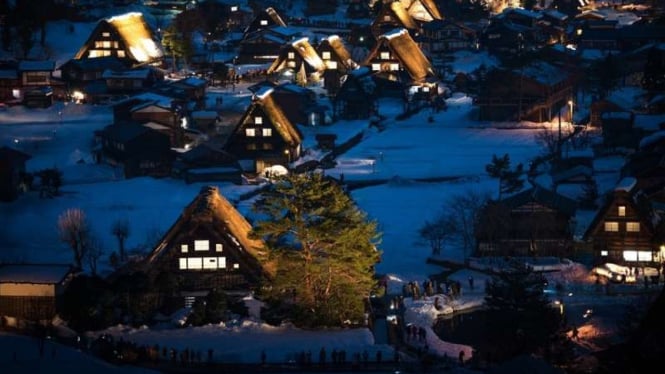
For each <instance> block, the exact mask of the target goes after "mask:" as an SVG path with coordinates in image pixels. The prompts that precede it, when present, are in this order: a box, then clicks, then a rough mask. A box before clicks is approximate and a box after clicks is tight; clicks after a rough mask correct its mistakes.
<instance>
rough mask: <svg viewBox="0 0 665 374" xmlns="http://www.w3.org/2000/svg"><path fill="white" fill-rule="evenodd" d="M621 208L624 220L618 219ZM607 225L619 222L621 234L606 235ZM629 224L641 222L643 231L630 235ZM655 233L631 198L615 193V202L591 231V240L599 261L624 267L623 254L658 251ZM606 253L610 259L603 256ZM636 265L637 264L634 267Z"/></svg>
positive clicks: (626, 194) (608, 233)
mask: <svg viewBox="0 0 665 374" xmlns="http://www.w3.org/2000/svg"><path fill="white" fill-rule="evenodd" d="M619 206H624V207H625V209H626V213H625V216H620V215H619ZM605 222H617V223H618V225H619V227H618V231H616V232H613V231H605ZM627 222H639V224H640V230H639V231H638V232H628V231H627V229H626V226H627V225H626V223H627ZM652 238H653V233H652V231H651V229H650V226H649V223H648V222H647V221H646V219H645V218H644V217H643V216H642V213H641V212H640V211H639V210H638V208H637V206H636V205H635V204H634V202H633V200H632V198H631V197H630V195H629V194H628V193H626V192H622V191H616V192H615V196H614V199H613V201H612V202H611V203H610V204H609V206H608V208H607V210H606V211H605V212H604V214H603V216H602V217H600V219H599V220H597V225H596V226H595V227H593V228H592V231H591V234H590V239H591V241H592V243H593V250H594V254H595V257H596V259H597V260H598V261H603V262H615V263H619V264H624V263H626V261H625V260H624V258H623V251H624V250H637V251H654V252H655V251H656V250H657V248H655V247H654V246H653V244H652ZM603 251H607V256H603V255H602V252H603ZM633 264H635V263H633Z"/></svg>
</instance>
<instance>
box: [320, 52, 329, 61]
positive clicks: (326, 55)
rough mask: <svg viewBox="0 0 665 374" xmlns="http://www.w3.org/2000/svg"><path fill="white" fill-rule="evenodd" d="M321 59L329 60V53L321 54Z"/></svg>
mask: <svg viewBox="0 0 665 374" xmlns="http://www.w3.org/2000/svg"><path fill="white" fill-rule="evenodd" d="M321 58H322V59H324V60H330V52H328V51H326V52H323V53H321Z"/></svg>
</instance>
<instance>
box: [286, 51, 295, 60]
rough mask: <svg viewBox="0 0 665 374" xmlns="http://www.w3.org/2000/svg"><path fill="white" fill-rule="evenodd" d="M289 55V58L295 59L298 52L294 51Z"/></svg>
mask: <svg viewBox="0 0 665 374" xmlns="http://www.w3.org/2000/svg"><path fill="white" fill-rule="evenodd" d="M287 57H288V58H289V60H293V59H294V58H296V54H295V53H293V52H289V53H288V55H287Z"/></svg>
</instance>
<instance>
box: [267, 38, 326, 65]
mask: <svg viewBox="0 0 665 374" xmlns="http://www.w3.org/2000/svg"><path fill="white" fill-rule="evenodd" d="M290 51H294V52H296V53H297V54H298V55H300V57H301V58H302V59H303V61H305V62H306V63H307V64H308V65H309V67H310V69H311V70H313V71H318V72H321V71H324V70H325V69H326V65H325V64H324V63H323V60H321V57H320V56H319V54H318V53H317V52H316V50H315V49H314V47H312V45H311V44H310V43H309V39H308V38H306V37H305V38H300V39H298V40H296V41H294V42H291V43H290V45H288V46H287V48H284V49H283V50H282V52H281V53H280V56H279V57H278V58H277V59H276V60H275V62H273V63H272V65H270V68H268V74H271V73H274V72H277V71H280V70H282V68H284V67H285V66H286V61H287V60H288V53H289V52H290Z"/></svg>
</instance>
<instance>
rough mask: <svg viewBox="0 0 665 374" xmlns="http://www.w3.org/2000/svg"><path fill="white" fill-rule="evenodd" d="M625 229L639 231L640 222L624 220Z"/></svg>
mask: <svg viewBox="0 0 665 374" xmlns="http://www.w3.org/2000/svg"><path fill="white" fill-rule="evenodd" d="M626 231H628V232H639V231H640V223H639V222H626Z"/></svg>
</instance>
